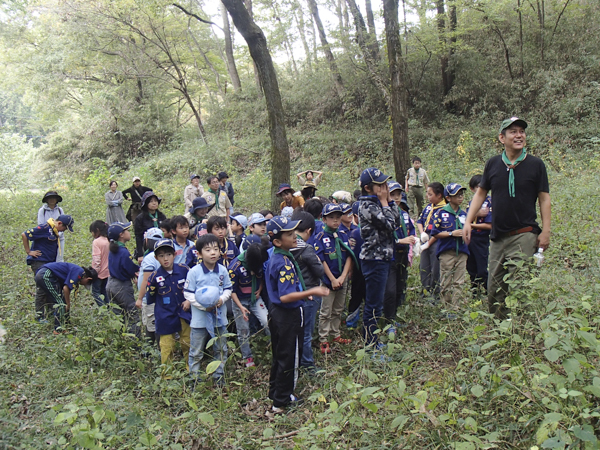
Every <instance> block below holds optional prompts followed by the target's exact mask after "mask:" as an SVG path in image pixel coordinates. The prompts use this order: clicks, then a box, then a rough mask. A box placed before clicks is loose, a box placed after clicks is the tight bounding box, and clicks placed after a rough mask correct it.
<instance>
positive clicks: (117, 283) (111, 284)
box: [106, 216, 143, 337]
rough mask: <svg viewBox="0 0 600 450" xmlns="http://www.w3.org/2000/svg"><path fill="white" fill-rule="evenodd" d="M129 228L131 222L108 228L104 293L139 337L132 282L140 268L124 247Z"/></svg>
mask: <svg viewBox="0 0 600 450" xmlns="http://www.w3.org/2000/svg"><path fill="white" fill-rule="evenodd" d="M139 217H140V216H138V218H139ZM129 228H131V222H129V223H122V222H115V223H113V224H112V225H111V226H110V227H108V239H109V240H110V245H109V250H110V253H109V254H108V271H109V273H110V277H109V278H108V283H107V284H106V293H107V295H108V298H109V299H110V302H111V303H114V304H116V305H118V306H119V307H120V308H121V309H120V310H115V312H116V313H117V314H123V315H124V317H125V324H126V326H127V328H128V330H129V332H130V333H132V334H135V335H136V336H138V337H139V336H140V327H139V325H138V322H139V320H140V315H139V312H138V309H137V307H136V305H135V295H134V293H133V284H132V280H135V279H137V275H138V272H139V270H140V268H139V266H138V265H137V264H136V263H134V262H133V261H132V260H131V254H130V253H129V250H127V247H126V246H125V244H127V242H129V241H130V240H131V233H130V232H129ZM142 238H143V236H142Z"/></svg>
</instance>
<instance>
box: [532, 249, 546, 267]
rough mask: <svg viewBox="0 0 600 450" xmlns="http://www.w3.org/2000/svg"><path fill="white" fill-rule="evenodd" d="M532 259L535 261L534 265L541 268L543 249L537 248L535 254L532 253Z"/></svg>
mask: <svg viewBox="0 0 600 450" xmlns="http://www.w3.org/2000/svg"><path fill="white" fill-rule="evenodd" d="M533 259H534V261H535V265H536V266H538V267H542V264H543V262H544V249H543V248H541V247H540V248H538V251H537V253H534V255H533Z"/></svg>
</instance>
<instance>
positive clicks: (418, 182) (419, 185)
mask: <svg viewBox="0 0 600 450" xmlns="http://www.w3.org/2000/svg"><path fill="white" fill-rule="evenodd" d="M413 169H414V170H415V177H416V178H417V184H416V186H417V187H421V182H420V181H419V170H421V168H420V167H419V168H418V169H415V168H414V167H413Z"/></svg>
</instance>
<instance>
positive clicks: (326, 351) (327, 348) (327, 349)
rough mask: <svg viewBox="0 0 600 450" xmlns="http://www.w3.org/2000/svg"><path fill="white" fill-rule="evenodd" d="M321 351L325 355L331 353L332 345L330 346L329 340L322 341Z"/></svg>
mask: <svg viewBox="0 0 600 450" xmlns="http://www.w3.org/2000/svg"><path fill="white" fill-rule="evenodd" d="M321 353H322V354H323V355H325V354H329V353H331V347H330V346H329V342H321Z"/></svg>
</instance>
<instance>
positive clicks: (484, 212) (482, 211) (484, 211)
mask: <svg viewBox="0 0 600 450" xmlns="http://www.w3.org/2000/svg"><path fill="white" fill-rule="evenodd" d="M489 212H490V208H481V209H480V210H479V211H477V217H485V216H487V215H488V214H489Z"/></svg>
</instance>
